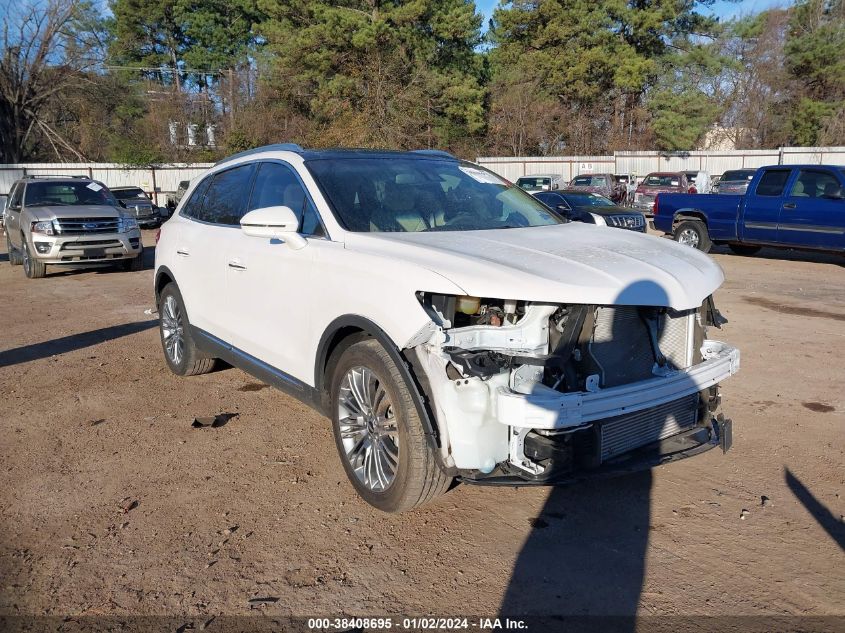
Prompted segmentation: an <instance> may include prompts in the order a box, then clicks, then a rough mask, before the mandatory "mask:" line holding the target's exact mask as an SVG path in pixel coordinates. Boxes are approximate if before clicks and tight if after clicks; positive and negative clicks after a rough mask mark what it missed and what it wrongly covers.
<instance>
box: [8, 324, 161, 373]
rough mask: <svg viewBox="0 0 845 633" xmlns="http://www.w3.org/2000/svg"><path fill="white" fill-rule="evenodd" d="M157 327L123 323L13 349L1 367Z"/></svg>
mask: <svg viewBox="0 0 845 633" xmlns="http://www.w3.org/2000/svg"><path fill="white" fill-rule="evenodd" d="M157 325H158V321H157V320H155V319H150V320H149V321H140V322H137V323H123V324H121V325H112V326H110V327H104V328H100V329H98V330H91V331H89V332H82V333H80V334H71V335H70V336H63V337H61V338H55V339H50V340H49V341H43V342H41V343H33V344H31V345H24V346H22V347H15V348H13V349H8V350H4V351H2V352H0V367H8V366H9V365H17V364H18V363H27V362H30V361H33V360H38V359H40V358H48V357H50V356H55V355H57V354H64V353H66V352H72V351H75V350H78V349H82V348H84V347H91V346H92V345H98V344H100V343H104V342H106V341H110V340H113V339H116V338H120V337H122V336H129V335H130V334H135V333H136V332H143V331H144V330H149V329H150V328H154V327H156V326H157Z"/></svg>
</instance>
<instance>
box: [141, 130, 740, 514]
mask: <svg viewBox="0 0 845 633" xmlns="http://www.w3.org/2000/svg"><path fill="white" fill-rule="evenodd" d="M722 281H723V274H722V271H721V269H720V268H719V267H718V265H716V264H715V263H714V262H713V261H712V260H711V259H710V258H709V257H707V256H706V255H704V254H703V253H700V252H698V251H696V250H694V249H691V248H685V247H683V246H680V245H678V244H675V243H673V242H671V241H668V240H663V239H660V238H657V237H653V236H647V235H640V234H636V233H632V232H629V231H615V230H613V229H609V228H607V227H597V226H591V225H586V224H583V223H580V222H574V223H568V222H566V221H565V219H563V218H561V217H560V216H558V215H557V214H556V213H555V212H554V211H552V210H551V209H549V208H548V207H546V206H544V205H543V204H542V203H540V202H539V201H537V200H536V199H534V198H532V197H531V196H530V195H528V194H527V193H525V192H524V191H522V190H521V189H519V188H518V187H515V186H513V185H511V184H510V183H508V182H506V181H505V180H503V179H501V178H500V177H499V176H497V175H495V174H493V173H492V172H489V171H487V170H485V169H483V168H481V167H479V166H477V165H474V164H472V163H468V162H463V161H460V160H457V159H456V158H454V157H452V156H451V155H449V154H446V153H445V152H436V151H418V152H377V151H359V150H325V151H306V150H303V149H302V148H300V147H298V146H296V145H288V144H285V145H272V146H267V147H262V148H259V149H256V150H251V151H248V152H244V153H241V154H237V155H235V156H232V157H230V158H229V159H227V160H224V161H222V162H220V163H218V164H217V165H215V166H214V167H213V168H212V169H210V170H209V171H208V173H207V174H205V175H204V176H203V177H201V178H197V179H196V180H195V181H194V183H193V184H192V186H191V187H190V189H189V190H188V191H187V192H186V193H185V196H184V197H183V199H182V201H181V202H180V204H179V207H178V209H177V212H176V213H175V214H174V217H173V219H172V220H171V221H169V222H167V224H165V225H164V227H163V228H162V230H161V236H160V240H159V242H158V246H157V248H156V273H155V294H156V301H157V305H158V307H159V312H160V319H161V340H162V345H163V348H164V352H165V358H166V360H167V364H168V365H169V366H170V368H171V369H172V370H173V371H174V373H176V374H179V375H184V376H187V375H196V374H200V373H204V372H207V371H209V370H210V369H211V368H212V366H213V364H214V361H215V359H222V360H224V361H226V362H228V363H230V364H232V365H235V366H237V367H240V368H242V369H243V370H245V371H247V372H249V373H250V374H252V375H254V376H256V377H258V378H260V379H261V380H264V381H266V382H267V383H270V384H272V385H274V386H276V387H278V388H279V389H281V390H283V391H285V392H287V393H289V394H291V395H293V396H295V397H297V398H299V399H301V400H303V401H305V402H306V403H309V404H310V405H312V406H314V407H316V408H317V409H319V410H320V411H323V412H324V413H325V414H326V415H327V416H329V417H331V419H332V425H333V428H334V435H335V439H336V444H337V448H338V452H339V454H340V457H341V460H342V462H343V465H344V468H345V469H346V472H347V475H348V476H349V479H350V481H351V482H352V484H353V485H354V486H355V488H356V490H357V491H358V493H359V494H360V495H361V497H363V498H364V499H365V500H366V501H367V502H369V503H371V504H372V505H374V506H376V507H377V508H380V509H382V510H386V511H399V510H403V509H407V508H411V507H413V506H416V505H418V504H421V503H423V502H425V501H428V500H430V499H433V498H434V497H436V496H438V495H440V494H442V493H443V492H445V491H446V490H447V488H448V487H449V486H450V484H451V483H452V482H453V481H454V480H455V479H456V478H457V479H459V480H460V481H463V482H470V483H478V484H503V483H504V484H510V485H513V484H516V485H519V484H550V483H559V482H566V481H573V480H578V479H584V478H587V477H594V476H595V477H604V476H608V475H609V474H614V473H618V472H628V471H632V470H636V469H640V468H647V467H651V466H653V465H656V464H659V463H664V462H666V461H671V460H674V459H678V458H682V457H689V456H691V455H694V454H697V453H700V452H703V451H705V450H708V449H710V448H712V447H713V446H718V445H721V446H722V449H723V450H727V449H728V448H729V446H730V441H731V434H730V430H731V425H730V421H729V420H726V419H725V418H724V416H722V415H721V414H719V413H718V409H719V406H720V397H719V392H718V382H719V381H720V380H722V379H724V378H728V377H729V376H731V375H732V374H734V373H735V372H736V371H737V370H738V369H739V352H738V351H737V350H736V349H733V348H732V347H729V346H728V345H726V344H724V343H720V342H718V341H713V340H708V339H707V338H706V336H705V331H706V326H707V325H719V322H720V316H719V314H718V312H717V311H716V309H715V307H714V306H713V301H712V298H711V295H712V293H713V291H714V290H716V288H717V287H718V286H719V285H720V284H721V282H722Z"/></svg>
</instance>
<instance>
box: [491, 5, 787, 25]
mask: <svg viewBox="0 0 845 633" xmlns="http://www.w3.org/2000/svg"><path fill="white" fill-rule="evenodd" d="M498 4H499V0H475V6H476V7H478V10H479V11H481V12H482V13H483V14H484V29H485V30H487V22H488V20H489V19H490V16H492V15H493V9H494V8H495V7H496V5H498ZM790 4H792V2H791V1H790V0H740V1H739V2H727V1H726V0H716V3H715V4H714V5H713V6H712V7H703V8H701V9H700V11H701V12H702V13H704V12H706V13H713V14H715V15H717V16H719V18H721V19H722V20H727V19H730V18H733V17H739V16H742V15H750V14H753V13H759V12H760V11H765V10H766V9H771V8H772V7H785V6H788V5H790Z"/></svg>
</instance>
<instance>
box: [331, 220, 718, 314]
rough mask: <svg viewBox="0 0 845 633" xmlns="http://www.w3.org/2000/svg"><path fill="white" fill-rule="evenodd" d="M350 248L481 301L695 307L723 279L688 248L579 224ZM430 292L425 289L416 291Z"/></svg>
mask: <svg viewBox="0 0 845 633" xmlns="http://www.w3.org/2000/svg"><path fill="white" fill-rule="evenodd" d="M345 246H346V248H347V249H349V250H352V251H357V252H362V253H367V254H370V255H376V256H383V257H385V258H389V259H401V260H403V261H407V262H410V263H413V264H416V265H418V266H420V267H422V268H425V269H427V270H430V271H433V272H435V273H437V274H439V275H442V276H444V277H446V278H447V279H449V280H450V281H452V282H453V283H455V284H456V285H457V286H459V287H460V288H461V289H463V291H464V292H466V293H467V294H468V295H471V296H477V297H494V298H498V299H519V300H526V301H539V302H546V303H586V304H597V305H614V304H615V305H650V306H666V307H672V308H675V309H677V310H686V309H690V308H696V307H698V306H700V305H701V303H702V302H703V301H704V299H705V298H706V297H707V296H709V295H710V294H712V293H713V291H715V290H716V288H718V287H719V286H720V285H721V283H722V281H724V275H723V273H722V269H721V268H720V267H719V265H718V264H716V263H715V262H714V261H713V260H712V259H710V257H708V256H707V255H705V254H704V253H701V252H700V251H697V250H695V249H693V248H690V247H689V246H683V245H680V244H678V243H676V242H673V241H670V240H667V239H663V238H659V237H655V236H651V235H643V234H640V233H634V232H632V231H608V230H607V229H606V228H604V227H596V226H592V225H588V224H582V223H580V222H572V223H569V224H560V225H555V226H545V227H532V228H521V229H500V230H489V231H450V232H445V231H444V232H420V233H348V234H347V235H346V239H345ZM412 290H414V291H417V290H423V291H424V290H427V288H412Z"/></svg>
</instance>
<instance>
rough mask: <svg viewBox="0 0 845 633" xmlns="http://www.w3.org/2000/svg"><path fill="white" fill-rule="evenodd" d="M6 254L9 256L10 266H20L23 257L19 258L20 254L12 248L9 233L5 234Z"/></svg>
mask: <svg viewBox="0 0 845 633" xmlns="http://www.w3.org/2000/svg"><path fill="white" fill-rule="evenodd" d="M6 253H7V254H8V256H9V263H10V264H11V265H12V266H20V265H21V263H22V262H23V257H22V256H21V252H20V251H19V250H18V249H16V248H15V247H14V246H12V240H11V238H10V237H9V233H8V232H7V233H6Z"/></svg>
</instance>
